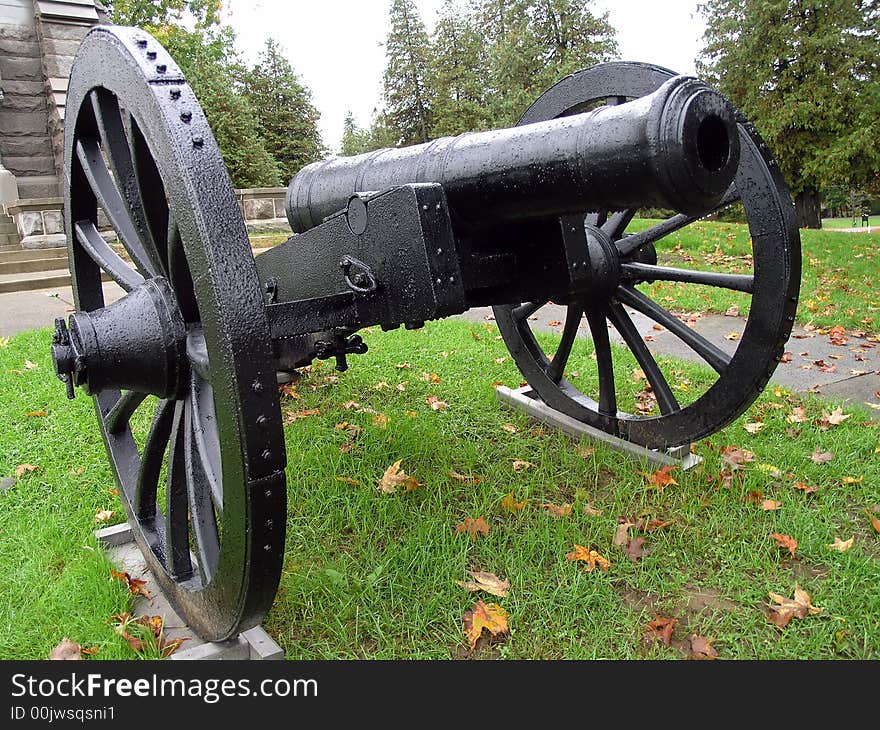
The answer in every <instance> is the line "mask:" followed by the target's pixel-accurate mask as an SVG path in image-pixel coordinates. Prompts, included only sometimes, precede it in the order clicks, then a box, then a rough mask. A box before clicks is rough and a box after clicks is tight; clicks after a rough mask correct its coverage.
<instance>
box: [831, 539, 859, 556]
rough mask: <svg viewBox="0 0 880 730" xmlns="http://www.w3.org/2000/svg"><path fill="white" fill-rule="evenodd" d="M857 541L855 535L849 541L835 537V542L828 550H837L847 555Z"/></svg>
mask: <svg viewBox="0 0 880 730" xmlns="http://www.w3.org/2000/svg"><path fill="white" fill-rule="evenodd" d="M855 539H856V537H855V535H853V536H852V537H851V538H850V539H849V540H841V539H840V538H839V537H835V538H834V542H833V543H831V544H830V545H829V546H828V548H829V549H830V550H837V551H838V552H841V553H845V552H846V551H847V550H849V549H850V548H851V547H852V546H853V543H854V542H855Z"/></svg>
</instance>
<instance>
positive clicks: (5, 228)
mask: <svg viewBox="0 0 880 730" xmlns="http://www.w3.org/2000/svg"><path fill="white" fill-rule="evenodd" d="M17 232H18V231H17V229H16V227H15V223H13V222H12V219H11V218H7V219H6V220H3V221H2V222H0V233H17Z"/></svg>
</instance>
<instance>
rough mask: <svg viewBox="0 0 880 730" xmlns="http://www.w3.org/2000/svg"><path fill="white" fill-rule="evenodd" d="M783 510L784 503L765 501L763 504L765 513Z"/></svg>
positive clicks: (762, 507)
mask: <svg viewBox="0 0 880 730" xmlns="http://www.w3.org/2000/svg"><path fill="white" fill-rule="evenodd" d="M781 508H782V503H781V502H777V501H776V500H775V499H765V500H764V501H763V502H761V509H762V510H764V511H765V512H774V511H776V510H778V509H781Z"/></svg>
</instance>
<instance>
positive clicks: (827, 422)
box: [817, 407, 851, 430]
mask: <svg viewBox="0 0 880 730" xmlns="http://www.w3.org/2000/svg"><path fill="white" fill-rule="evenodd" d="M850 415H851V414H849V413H847V414H844V412H843V408H840V407H838V408H835V409H834V410H833V411H831V413H826V412H825V411H822V417H821V418H820V419H819V420H818V422H817V425H818V426H819V428H821V429H822V430H825V429H827V428H828V427H829V426H839V425H840V424H841V423H843V422H844V421H845V420H846V419H847V418H850Z"/></svg>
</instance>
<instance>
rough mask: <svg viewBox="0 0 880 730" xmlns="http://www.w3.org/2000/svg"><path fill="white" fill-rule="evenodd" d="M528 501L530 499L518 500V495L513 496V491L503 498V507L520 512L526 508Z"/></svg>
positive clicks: (509, 510)
mask: <svg viewBox="0 0 880 730" xmlns="http://www.w3.org/2000/svg"><path fill="white" fill-rule="evenodd" d="M528 503H529V500H527V499H524V500H522V501H521V502H517V501H516V497H514V496H513V492H512V491H511V492H510V494H508V495H507V496H506V497H504V499H502V500H501V507H502V509H505V510H507V511H508V512H519V511H520V510H521V509H524V508H525V506H526V505H527V504H528Z"/></svg>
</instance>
